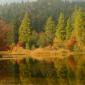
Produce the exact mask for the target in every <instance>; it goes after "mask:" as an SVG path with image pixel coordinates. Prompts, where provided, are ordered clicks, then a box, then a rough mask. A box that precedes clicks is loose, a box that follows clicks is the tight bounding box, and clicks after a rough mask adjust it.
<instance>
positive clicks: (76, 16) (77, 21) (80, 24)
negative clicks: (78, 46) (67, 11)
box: [73, 8, 85, 43]
mask: <svg viewBox="0 0 85 85" xmlns="http://www.w3.org/2000/svg"><path fill="white" fill-rule="evenodd" d="M83 34H85V31H84V21H83V17H82V11H81V9H80V8H76V9H75V11H74V13H73V35H74V36H75V37H76V39H77V41H78V42H79V43H80V42H81V41H82V40H83Z"/></svg>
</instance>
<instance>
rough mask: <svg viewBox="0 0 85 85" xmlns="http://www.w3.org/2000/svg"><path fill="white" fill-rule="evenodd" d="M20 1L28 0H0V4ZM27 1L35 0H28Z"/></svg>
mask: <svg viewBox="0 0 85 85" xmlns="http://www.w3.org/2000/svg"><path fill="white" fill-rule="evenodd" d="M21 1H28V0H0V4H5V3H12V2H21ZM29 1H35V0H29Z"/></svg>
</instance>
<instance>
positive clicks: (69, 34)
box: [66, 18, 72, 40]
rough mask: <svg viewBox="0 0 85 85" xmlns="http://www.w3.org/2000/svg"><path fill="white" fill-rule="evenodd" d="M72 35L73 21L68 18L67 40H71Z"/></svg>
mask: <svg viewBox="0 0 85 85" xmlns="http://www.w3.org/2000/svg"><path fill="white" fill-rule="evenodd" d="M71 34H72V26H71V19H70V18H68V20H67V23H66V40H68V39H69V38H71Z"/></svg>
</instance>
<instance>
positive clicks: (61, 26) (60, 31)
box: [55, 13, 66, 41]
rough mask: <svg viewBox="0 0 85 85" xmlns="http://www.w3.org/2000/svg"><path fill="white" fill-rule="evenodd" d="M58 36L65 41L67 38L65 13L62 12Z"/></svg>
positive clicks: (58, 25)
mask: <svg viewBox="0 0 85 85" xmlns="http://www.w3.org/2000/svg"><path fill="white" fill-rule="evenodd" d="M55 35H56V38H57V39H59V40H61V41H63V40H65V35H66V33H65V25H64V15H63V14H62V13H61V14H60V16H59V19H58V24H57V27H56V34H55Z"/></svg>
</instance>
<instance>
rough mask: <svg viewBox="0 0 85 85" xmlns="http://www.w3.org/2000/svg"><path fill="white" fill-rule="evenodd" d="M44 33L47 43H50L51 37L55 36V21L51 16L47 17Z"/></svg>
mask: <svg viewBox="0 0 85 85" xmlns="http://www.w3.org/2000/svg"><path fill="white" fill-rule="evenodd" d="M45 34H46V38H47V41H48V43H52V41H53V38H54V36H55V23H54V21H53V19H52V17H49V18H48V19H47V22H46V25H45Z"/></svg>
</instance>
